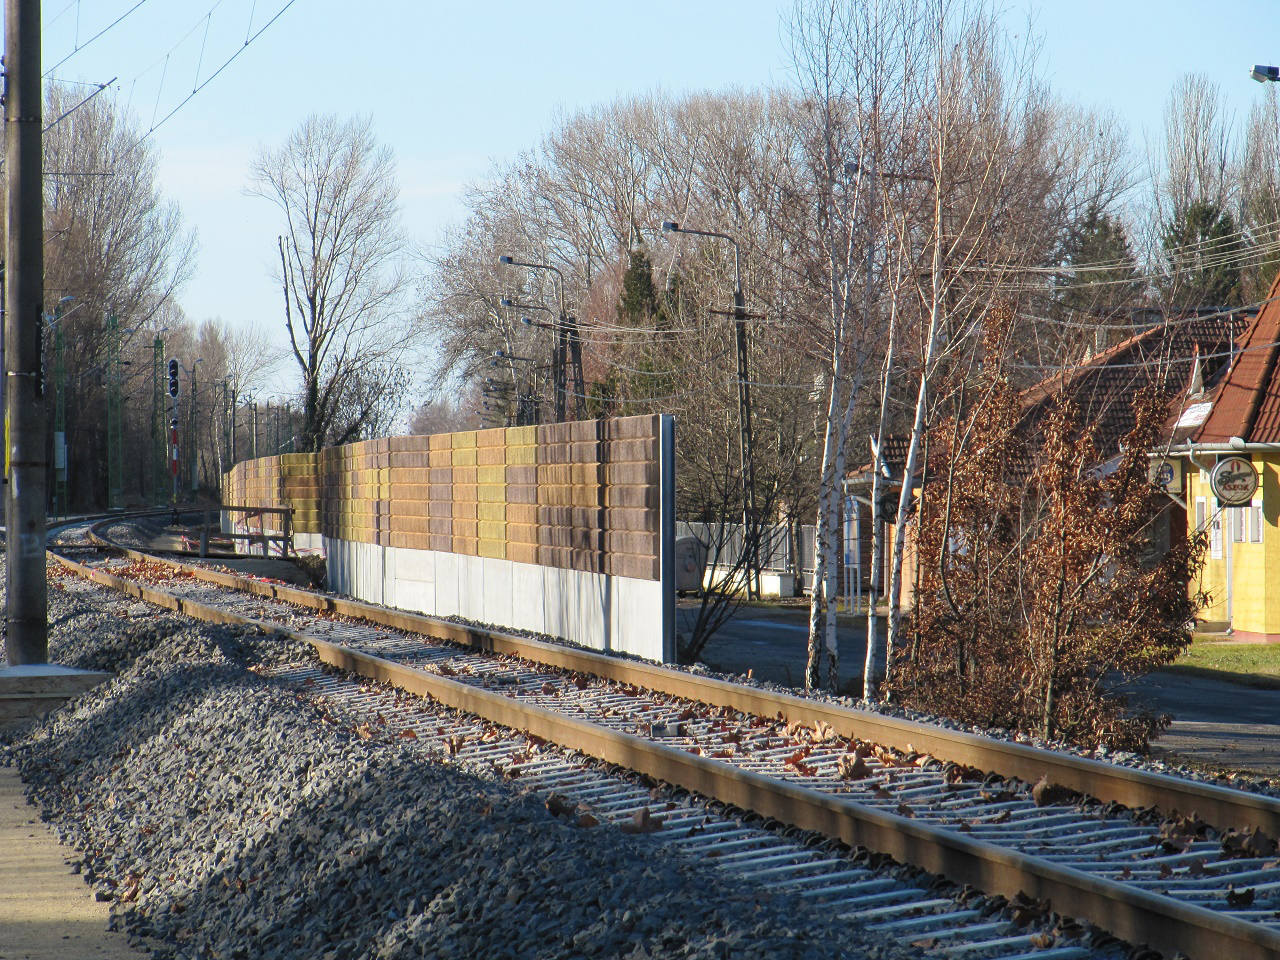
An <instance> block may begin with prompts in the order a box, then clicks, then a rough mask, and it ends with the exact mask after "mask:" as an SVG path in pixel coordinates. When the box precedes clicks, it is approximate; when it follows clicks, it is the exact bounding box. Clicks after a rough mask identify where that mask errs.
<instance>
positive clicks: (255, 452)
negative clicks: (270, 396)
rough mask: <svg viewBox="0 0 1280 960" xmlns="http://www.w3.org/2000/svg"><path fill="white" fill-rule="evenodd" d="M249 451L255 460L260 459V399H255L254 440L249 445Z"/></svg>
mask: <svg viewBox="0 0 1280 960" xmlns="http://www.w3.org/2000/svg"><path fill="white" fill-rule="evenodd" d="M249 451H250V453H251V454H252V457H253V459H254V460H257V459H258V401H257V400H255V401H253V442H252V443H251V444H250V445H249Z"/></svg>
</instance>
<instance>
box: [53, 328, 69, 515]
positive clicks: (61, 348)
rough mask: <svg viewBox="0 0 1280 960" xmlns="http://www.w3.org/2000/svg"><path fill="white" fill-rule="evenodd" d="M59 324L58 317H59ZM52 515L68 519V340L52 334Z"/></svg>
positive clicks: (61, 333) (60, 335)
mask: <svg viewBox="0 0 1280 960" xmlns="http://www.w3.org/2000/svg"><path fill="white" fill-rule="evenodd" d="M59 320H61V317H59ZM53 383H54V386H53V390H54V393H53V515H54V516H55V517H64V516H66V515H67V338H66V336H64V335H63V332H62V324H61V323H58V325H57V326H56V327H55V328H54V332H53Z"/></svg>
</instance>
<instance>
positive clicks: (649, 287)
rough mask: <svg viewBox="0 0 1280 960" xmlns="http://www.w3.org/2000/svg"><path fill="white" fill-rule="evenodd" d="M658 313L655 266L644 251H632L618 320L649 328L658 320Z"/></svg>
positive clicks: (624, 280)
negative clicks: (651, 323) (652, 322)
mask: <svg viewBox="0 0 1280 960" xmlns="http://www.w3.org/2000/svg"><path fill="white" fill-rule="evenodd" d="M658 313H659V303H658V288H657V287H656V286H654V283H653V264H652V263H650V262H649V257H648V255H647V254H645V252H644V251H643V250H632V251H631V260H630V265H629V266H628V267H627V272H626V273H624V274H623V275H622V295H621V296H620V297H619V298H618V320H619V322H621V323H623V324H631V325H634V326H648V325H649V323H650V322H651V321H653V320H655V319H657V317H658Z"/></svg>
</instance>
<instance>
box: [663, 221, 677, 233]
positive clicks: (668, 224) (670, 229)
mask: <svg viewBox="0 0 1280 960" xmlns="http://www.w3.org/2000/svg"><path fill="white" fill-rule="evenodd" d="M662 229H663V231H664V232H665V233H679V232H680V224H679V223H677V222H676V221H675V220H663V221H662Z"/></svg>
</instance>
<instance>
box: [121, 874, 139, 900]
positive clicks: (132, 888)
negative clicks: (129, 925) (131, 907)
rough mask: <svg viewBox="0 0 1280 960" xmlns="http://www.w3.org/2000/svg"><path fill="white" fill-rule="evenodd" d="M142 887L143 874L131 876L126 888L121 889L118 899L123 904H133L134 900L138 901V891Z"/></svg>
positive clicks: (126, 882)
mask: <svg viewBox="0 0 1280 960" xmlns="http://www.w3.org/2000/svg"><path fill="white" fill-rule="evenodd" d="M141 886H142V874H140V873H131V874H129V876H128V878H127V879H126V881H125V884H124V886H123V887H121V888H120V893H119V894H118V896H117V899H118V900H119V901H120V902H121V903H133V901H134V900H137V899H138V890H139V889H140V888H141Z"/></svg>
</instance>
